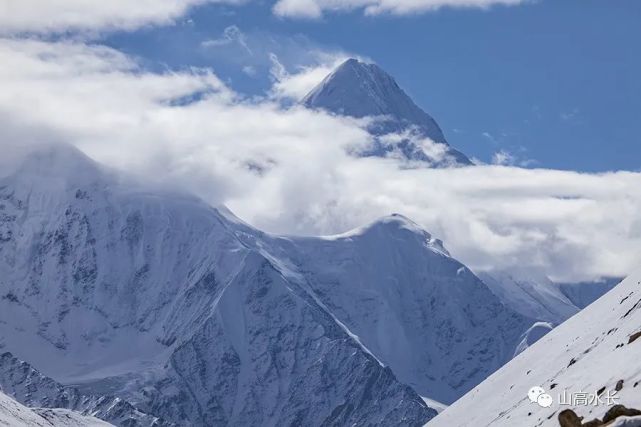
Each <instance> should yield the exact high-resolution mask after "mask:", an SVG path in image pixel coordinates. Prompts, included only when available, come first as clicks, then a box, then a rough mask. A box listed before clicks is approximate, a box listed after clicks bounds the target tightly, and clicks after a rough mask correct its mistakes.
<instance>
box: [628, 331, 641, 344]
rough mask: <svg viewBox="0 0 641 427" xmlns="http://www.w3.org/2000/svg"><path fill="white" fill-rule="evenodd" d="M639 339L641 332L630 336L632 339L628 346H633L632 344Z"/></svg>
mask: <svg viewBox="0 0 641 427" xmlns="http://www.w3.org/2000/svg"><path fill="white" fill-rule="evenodd" d="M639 337H641V331H639V332H636V333H634V334H632V335H630V339H629V340H628V344H632V343H633V342H635V341H636V340H637V339H638V338H639Z"/></svg>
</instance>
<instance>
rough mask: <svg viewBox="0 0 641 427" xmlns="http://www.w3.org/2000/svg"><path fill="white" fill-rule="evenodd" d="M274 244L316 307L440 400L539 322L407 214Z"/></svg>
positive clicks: (470, 381) (482, 374)
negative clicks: (505, 301) (514, 307)
mask: <svg viewBox="0 0 641 427" xmlns="http://www.w3.org/2000/svg"><path fill="white" fill-rule="evenodd" d="M248 244H250V243H248ZM262 244H263V245H265V243H262ZM267 245H269V246H270V247H272V248H273V247H276V246H279V247H280V254H279V258H280V259H285V260H288V263H289V265H291V268H292V269H294V270H296V271H298V272H300V274H301V275H303V276H304V278H305V282H306V283H307V284H308V286H309V292H310V293H311V294H313V295H314V297H315V299H317V300H318V301H319V304H321V305H322V306H323V307H326V308H327V310H328V311H329V312H331V313H332V315H333V316H335V317H336V318H337V319H338V320H339V321H340V322H341V323H342V324H344V325H345V326H346V327H347V328H348V329H349V330H350V331H351V332H352V333H353V334H354V335H356V336H357V337H358V340H359V342H360V343H362V344H363V345H364V346H365V347H366V348H367V349H369V350H370V351H371V352H372V353H373V354H374V355H376V357H377V358H378V359H379V360H380V361H381V363H383V364H385V365H386V366H389V367H390V368H391V369H392V370H393V371H394V373H395V374H396V375H397V376H398V378H399V379H400V380H401V381H402V382H405V383H407V384H410V385H411V386H412V387H413V388H414V389H415V390H417V391H418V392H419V394H421V395H422V396H425V397H428V398H430V399H433V400H436V401H438V402H442V403H451V402H453V401H454V400H456V399H457V398H459V397H460V396H462V395H463V394H464V393H466V392H467V391H468V390H470V389H471V388H472V387H474V386H475V385H476V384H478V383H479V382H481V381H482V380H483V379H485V378H486V377H487V376H488V375H489V374H491V373H492V372H493V371H494V370H496V369H498V368H499V367H500V366H502V365H503V364H504V363H505V362H506V361H507V360H509V359H510V358H511V357H512V356H513V354H514V352H515V349H516V347H517V345H518V344H519V342H520V340H521V338H520V335H521V334H522V333H523V332H524V331H525V330H527V329H528V327H530V326H531V325H532V323H533V320H531V319H527V318H525V317H524V316H520V315H518V314H516V313H515V312H513V311H511V310H509V309H507V308H506V307H505V306H504V305H502V304H501V303H500V301H499V299H498V298H497V297H496V296H494V295H493V294H492V292H490V290H489V289H488V288H487V286H486V285H485V284H484V283H483V282H481V281H480V280H479V279H478V278H477V277H476V276H475V275H474V274H473V273H472V272H471V271H470V270H469V269H467V268H466V267H465V266H464V265H462V264H461V263H459V262H458V261H456V260H455V259H453V258H451V257H450V256H449V254H448V252H447V251H446V250H445V248H444V247H443V245H442V243H441V242H440V241H439V240H437V239H434V238H433V237H432V236H431V235H430V234H429V233H427V232H425V231H424V230H422V229H421V228H420V227H419V226H417V225H416V224H415V223H413V222H412V221H410V220H408V219H407V218H404V217H402V216H400V215H392V216H390V217H387V218H383V219H381V220H379V221H376V222H374V223H373V224H371V225H369V226H367V227H363V228H361V229H358V230H354V231H352V232H349V233H346V234H343V235H339V236H331V237H325V238H275V239H273V240H272V241H271V242H268V243H267Z"/></svg>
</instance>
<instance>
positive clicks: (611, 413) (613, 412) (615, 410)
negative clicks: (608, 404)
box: [603, 405, 641, 423]
mask: <svg viewBox="0 0 641 427" xmlns="http://www.w3.org/2000/svg"><path fill="white" fill-rule="evenodd" d="M637 415H641V411H639V410H638V409H633V408H626V407H625V406H623V405H614V406H613V407H612V408H610V409H609V410H608V412H606V413H605V416H604V417H603V422H604V423H609V422H610V421H613V420H615V419H617V418H619V417H634V416H637Z"/></svg>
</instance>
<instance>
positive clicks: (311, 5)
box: [273, 0, 529, 19]
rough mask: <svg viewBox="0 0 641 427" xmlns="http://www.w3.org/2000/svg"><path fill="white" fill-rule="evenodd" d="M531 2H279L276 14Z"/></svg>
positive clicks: (296, 15) (406, 11) (316, 15)
mask: <svg viewBox="0 0 641 427" xmlns="http://www.w3.org/2000/svg"><path fill="white" fill-rule="evenodd" d="M528 1H529V0H278V2H277V3H276V4H275V5H274V8H273V11H274V13H275V14H276V15H278V16H282V17H289V18H307V19H318V18H320V17H322V16H323V14H324V13H325V12H349V11H353V10H358V9H362V10H363V11H364V13H365V14H366V15H379V14H383V13H389V14H392V15H408V14H416V13H425V12H433V11H436V10H439V9H442V8H477V9H487V8H490V7H492V6H499V5H503V6H514V5H518V4H522V3H526V2H528Z"/></svg>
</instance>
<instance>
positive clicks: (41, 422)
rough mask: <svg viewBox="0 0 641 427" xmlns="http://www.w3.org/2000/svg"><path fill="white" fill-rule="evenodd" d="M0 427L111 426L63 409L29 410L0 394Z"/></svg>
mask: <svg viewBox="0 0 641 427" xmlns="http://www.w3.org/2000/svg"><path fill="white" fill-rule="evenodd" d="M0 425H2V426H7V427H107V426H110V425H111V424H107V423H106V422H104V421H100V420H98V419H97V418H93V417H85V416H82V415H79V414H76V413H74V412H72V411H68V410H64V409H30V408H27V407H26V406H23V405H21V404H19V403H18V402H16V401H15V400H13V399H11V398H10V397H9V396H7V395H6V394H4V393H1V392H0Z"/></svg>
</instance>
